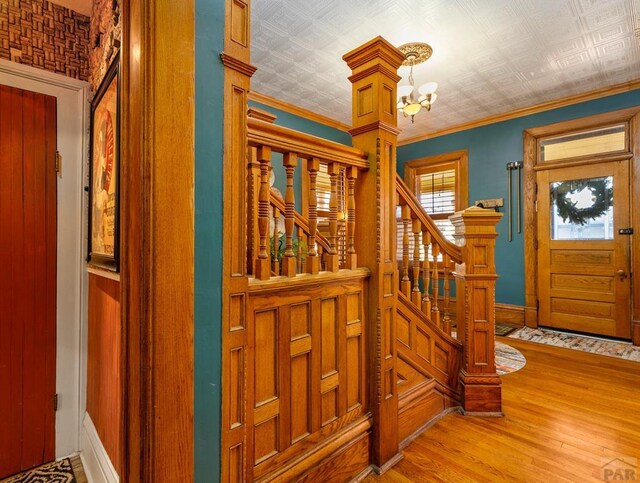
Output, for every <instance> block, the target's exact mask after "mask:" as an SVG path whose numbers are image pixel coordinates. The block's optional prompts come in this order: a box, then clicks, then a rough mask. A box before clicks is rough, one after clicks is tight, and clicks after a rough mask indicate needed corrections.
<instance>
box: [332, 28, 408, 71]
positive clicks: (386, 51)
mask: <svg viewBox="0 0 640 483" xmlns="http://www.w3.org/2000/svg"><path fill="white" fill-rule="evenodd" d="M374 59H378V61H382V62H384V63H387V64H389V67H390V68H391V69H393V71H397V70H398V67H400V66H401V65H402V62H403V61H404V59H405V56H404V54H403V53H402V52H401V51H400V50H398V49H397V48H396V47H395V46H394V45H393V44H392V43H391V42H389V41H388V40H386V39H384V38H383V37H380V36H378V37H376V38H374V39H371V40H370V41H369V42H367V43H366V44H363V45H361V46H360V47H358V48H356V49H353V50H352V51H350V52H347V53H346V54H344V55H343V56H342V60H344V61H345V62H346V63H347V65H348V66H349V68H350V69H351V70H353V71H355V70H356V69H357V68H358V67H361V66H363V65H365V64H366V63H368V62H370V61H371V60H374Z"/></svg>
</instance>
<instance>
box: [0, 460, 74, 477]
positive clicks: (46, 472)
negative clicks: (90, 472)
mask: <svg viewBox="0 0 640 483" xmlns="http://www.w3.org/2000/svg"><path fill="white" fill-rule="evenodd" d="M45 482H46V483H76V477H75V475H74V473H73V468H72V466H71V461H69V458H65V459H63V460H60V461H54V462H53V463H48V464H46V465H42V466H39V467H37V468H34V469H32V470H29V471H26V472H24V473H20V474H19V475H15V476H11V477H9V478H7V479H4V480H0V483H45Z"/></svg>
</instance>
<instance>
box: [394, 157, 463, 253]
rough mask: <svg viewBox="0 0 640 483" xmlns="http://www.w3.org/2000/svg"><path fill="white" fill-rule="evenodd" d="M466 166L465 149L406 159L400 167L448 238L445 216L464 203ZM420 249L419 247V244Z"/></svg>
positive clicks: (450, 233) (449, 229)
mask: <svg viewBox="0 0 640 483" xmlns="http://www.w3.org/2000/svg"><path fill="white" fill-rule="evenodd" d="M467 166H468V153H467V151H466V150H463V151H454V152H450V153H444V154H440V155H436V156H429V157H426V158H420V159H416V160H413V161H409V162H407V163H406V164H405V168H404V171H405V180H406V182H407V184H408V185H409V186H411V187H412V188H413V190H414V193H415V194H416V198H418V201H419V202H420V205H422V207H423V208H424V210H425V211H426V212H427V213H428V214H429V216H431V218H432V219H433V220H434V221H435V224H436V225H437V226H438V228H439V229H440V231H441V232H442V233H443V235H444V236H445V237H446V238H447V239H448V240H450V241H452V242H453V241H454V238H453V233H454V228H453V225H452V224H451V222H450V221H449V216H451V215H453V214H454V213H455V212H456V211H459V210H462V209H464V208H466V207H467V192H468V181H467V179H468V178H467V176H468V175H467V173H468V168H467ZM398 223H399V224H398V246H399V254H401V250H402V235H403V231H404V229H403V226H402V220H398ZM420 251H421V252H422V251H423V250H422V248H421V249H420ZM421 255H422V253H421ZM400 256H401V255H400Z"/></svg>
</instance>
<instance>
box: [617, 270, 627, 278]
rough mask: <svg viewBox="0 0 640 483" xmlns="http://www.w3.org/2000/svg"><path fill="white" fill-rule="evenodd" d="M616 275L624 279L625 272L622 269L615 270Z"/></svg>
mask: <svg viewBox="0 0 640 483" xmlns="http://www.w3.org/2000/svg"><path fill="white" fill-rule="evenodd" d="M616 275H617V276H618V277H620V279H621V280H624V279H625V278H627V272H625V271H624V270H618V271H616Z"/></svg>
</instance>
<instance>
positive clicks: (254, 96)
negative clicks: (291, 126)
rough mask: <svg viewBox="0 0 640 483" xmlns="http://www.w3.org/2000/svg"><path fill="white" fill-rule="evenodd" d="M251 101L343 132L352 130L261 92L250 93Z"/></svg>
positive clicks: (325, 117)
mask: <svg viewBox="0 0 640 483" xmlns="http://www.w3.org/2000/svg"><path fill="white" fill-rule="evenodd" d="M249 100H250V101H253V102H259V103H260V104H263V105H265V106H269V107H273V108H274V109H280V110H281V111H284V112H288V113H289V114H293V115H295V116H298V117H303V118H305V119H308V120H310V121H314V122H317V123H320V124H324V125H325V126H329V127H333V128H335V129H339V130H341V131H345V132H349V129H351V126H349V125H348V124H345V123H343V122H340V121H336V120H335V119H331V118H330V117H327V116H323V115H322V114H318V113H315V112H313V111H310V110H308V109H305V108H304V107H300V106H296V105H294V104H290V103H288V102H285V101H281V100H280V99H276V98H275V97H271V96H268V95H266V94H261V93H259V92H255V91H251V92H249Z"/></svg>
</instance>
